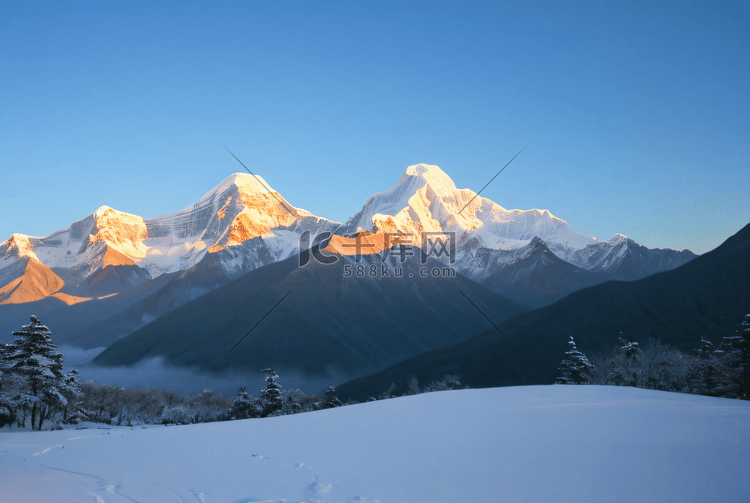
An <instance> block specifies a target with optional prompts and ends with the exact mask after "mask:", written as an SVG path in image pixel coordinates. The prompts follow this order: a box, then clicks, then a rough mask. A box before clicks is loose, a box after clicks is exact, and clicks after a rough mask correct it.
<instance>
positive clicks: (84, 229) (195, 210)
mask: <svg viewBox="0 0 750 503" xmlns="http://www.w3.org/2000/svg"><path fill="white" fill-rule="evenodd" d="M267 187H268V188H267ZM338 225H339V224H337V223H335V222H331V221H329V220H326V219H323V218H318V217H315V216H313V215H312V214H310V213H309V212H307V211H305V210H303V209H300V208H294V207H293V206H291V205H290V204H289V203H288V202H286V201H285V200H284V199H283V197H281V195H280V194H279V193H278V192H276V191H274V190H273V189H271V188H270V187H269V186H268V184H266V183H265V182H264V181H263V180H262V179H261V178H260V177H259V178H258V179H256V178H255V177H253V176H251V175H249V174H243V173H238V174H234V175H232V176H230V177H228V178H226V179H225V180H224V181H223V182H221V183H220V184H219V185H218V186H217V187H215V188H214V189H213V190H211V191H209V192H208V193H207V194H206V195H205V196H203V197H202V198H201V199H200V200H199V201H198V202H196V203H195V204H193V205H192V206H190V207H188V208H185V209H184V210H182V211H178V212H176V213H172V214H169V215H165V216H161V217H156V218H153V219H150V220H144V219H143V218H141V217H139V216H137V215H132V214H129V213H124V212H122V211H118V210H115V209H113V208H110V207H108V206H102V207H101V208H99V209H98V210H96V211H95V212H94V213H93V214H91V215H89V216H87V217H85V218H83V219H81V220H79V221H77V222H74V223H73V224H72V225H70V226H69V227H67V228H65V229H62V230H60V231H57V232H54V233H52V234H50V235H48V236H46V237H41V238H39V237H31V236H26V235H23V234H14V235H13V236H11V237H10V238H9V239H8V240H6V241H5V242H4V243H3V244H2V245H0V257H1V258H2V259H1V260H0V271H2V272H3V273H4V274H0V279H2V280H5V281H3V283H2V287H1V288H0V304H2V303H22V302H29V301H35V300H40V299H42V298H45V297H47V296H50V295H55V294H57V293H59V297H60V296H63V295H66V296H67V297H66V300H68V301H71V296H72V298H74V300H75V299H83V300H88V299H89V298H90V297H91V293H92V292H91V291H90V290H91V288H92V287H93V286H94V285H96V284H97V283H99V282H100V281H101V280H102V279H103V278H104V277H106V276H108V275H111V274H112V272H111V271H112V269H110V267H112V268H122V267H128V266H130V269H132V270H131V273H132V274H130V275H129V281H128V282H127V283H129V286H134V285H137V284H141V283H143V282H146V281H148V280H150V279H152V278H156V277H158V276H160V275H162V274H168V273H175V272H179V271H185V270H187V269H190V268H191V267H193V266H194V265H196V264H197V263H199V262H200V261H201V260H203V258H204V257H206V255H209V254H219V256H221V257H222V259H223V260H220V261H219V262H220V265H221V267H222V268H223V269H224V273H225V274H226V275H227V276H228V277H230V278H234V277H237V276H238V275H239V274H241V273H243V272H247V271H248V270H251V269H253V268H255V267H258V266H261V265H265V264H266V263H270V262H274V261H277V260H281V259H284V258H286V257H288V256H289V255H290V254H292V253H294V252H295V251H296V250H297V248H298V243H299V234H300V233H301V232H302V231H304V230H310V231H312V232H323V231H324V230H333V229H335V228H336V227H338ZM259 255H261V257H260V258H259ZM19 262H20V263H22V264H24V266H23V267H21V266H19V265H18V263H19ZM14 264H15V267H14V268H13V269H12V270H11V269H8V267H9V266H11V265H14ZM6 269H7V270H6ZM104 271H108V272H107V273H106V274H105V273H103V272H104ZM19 285H20V286H19ZM122 286H123V285H121V284H120V285H118V286H115V287H114V288H113V291H112V292H109V293H119V291H120V290H121V289H122ZM96 293H105V292H96ZM82 295H83V297H81V296H82ZM61 300H63V299H61ZM74 300H73V301H74Z"/></svg>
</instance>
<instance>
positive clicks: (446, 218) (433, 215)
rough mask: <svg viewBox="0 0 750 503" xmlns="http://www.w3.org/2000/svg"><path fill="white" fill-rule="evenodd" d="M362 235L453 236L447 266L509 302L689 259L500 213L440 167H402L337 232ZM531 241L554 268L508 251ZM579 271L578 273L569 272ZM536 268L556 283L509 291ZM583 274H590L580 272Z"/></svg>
mask: <svg viewBox="0 0 750 503" xmlns="http://www.w3.org/2000/svg"><path fill="white" fill-rule="evenodd" d="M361 231H368V232H371V233H374V234H378V233H382V234H385V233H388V234H390V235H406V236H408V237H409V238H410V239H411V240H412V242H413V243H414V244H417V245H418V246H424V244H425V243H422V241H423V236H429V234H423V233H437V234H440V233H446V234H447V233H452V234H453V235H454V236H455V240H456V247H457V250H456V261H455V264H454V266H455V267H456V269H457V270H458V271H459V272H460V273H461V274H464V275H466V276H467V277H469V278H471V279H473V280H475V281H477V282H479V283H482V284H484V285H485V286H487V287H489V288H491V289H494V290H495V291H497V292H499V293H503V294H504V295H510V296H511V298H515V299H517V300H522V301H524V302H526V301H528V300H529V299H537V302H539V303H542V304H543V303H549V302H552V301H554V300H557V299H559V298H561V297H564V296H565V295H566V294H568V293H571V292H573V291H575V290H577V289H579V288H583V287H585V286H591V285H593V284H597V283H601V282H603V281H607V280H610V279H621V280H634V279H640V278H643V277H645V276H648V275H650V274H654V273H656V272H661V271H664V270H668V269H672V268H674V267H677V266H679V265H682V264H684V263H685V262H687V261H689V260H691V259H692V258H694V257H695V254H693V253H692V252H690V251H687V250H682V251H675V250H669V249H666V250H661V249H658V250H650V249H648V248H645V247H644V246H641V245H638V244H637V243H635V242H634V241H632V240H631V239H628V238H626V237H625V236H623V235H622V234H618V235H616V236H614V237H613V238H611V239H609V240H606V241H603V240H599V239H597V238H595V237H591V236H585V235H583V234H580V233H578V232H575V231H574V230H573V229H571V228H570V226H569V225H568V223H567V222H566V221H565V220H562V219H560V218H557V217H555V216H553V215H552V214H551V213H550V212H549V211H547V210H537V209H533V210H507V209H505V208H503V207H502V206H500V205H499V204H496V203H494V202H493V201H491V200H489V199H486V198H483V197H481V196H478V195H477V194H476V193H475V192H473V191H471V190H469V189H458V188H456V185H455V184H454V183H453V180H451V179H450V177H449V176H448V175H447V174H445V173H444V172H443V171H442V170H441V169H440V168H439V167H437V166H432V165H428V164H417V165H414V166H409V168H408V169H407V170H406V172H405V173H404V174H403V175H401V178H400V179H399V180H398V183H397V184H396V185H395V186H393V187H392V188H390V189H388V190H386V191H384V192H380V193H378V194H375V195H374V196H372V197H370V198H369V199H368V200H367V202H366V203H365V204H364V206H363V207H362V210H360V211H359V212H358V213H356V214H355V215H353V216H352V217H351V218H350V219H349V220H348V221H347V223H346V224H345V225H344V226H343V227H342V228H341V229H339V230H338V231H337V232H338V233H339V234H342V235H348V234H354V233H357V232H361ZM428 239H429V237H428ZM536 239H539V240H541V242H542V244H543V246H544V247H545V249H547V250H548V251H549V252H551V253H553V254H554V255H555V256H556V257H557V258H559V259H560V260H559V261H557V262H556V264H553V263H554V262H555V261H551V260H548V261H547V262H546V265H544V266H543V267H540V268H536V267H531V266H530V265H529V264H531V263H535V260H536V259H529V258H528V257H527V254H524V253H520V254H519V253H513V251H514V250H518V249H524V248H525V247H528V246H529V245H530V244H532V243H534V240H536ZM537 257H538V258H541V257H542V255H539V254H537ZM442 259H443V260H445V259H446V257H445V256H443V257H442ZM520 260H525V263H526V265H525V266H524V267H520V268H517V269H518V270H517V271H516V273H515V274H514V275H513V276H506V275H500V270H502V269H503V268H504V267H506V266H509V265H512V264H514V263H516V262H518V261H520ZM579 268H580V269H582V270H584V272H578V271H576V269H579ZM561 269H562V270H561ZM541 270H546V271H547V274H549V273H552V274H553V275H558V276H559V278H558V280H554V279H551V280H546V281H544V282H536V283H535V284H536V286H535V287H534V289H533V290H532V291H529V290H524V292H523V294H521V292H519V295H513V294H512V291H513V290H514V288H515V287H511V285H512V284H515V285H516V287H517V286H518V285H520V284H527V282H526V281H524V282H520V283H519V281H518V280H519V275H523V274H524V271H526V273H529V274H531V273H532V272H533V271H536V274H541V272H540V271H541ZM553 271H554V272H553ZM588 271H590V272H591V273H596V274H585V272H588ZM563 277H566V279H563ZM544 284H546V285H547V286H548V287H547V288H545V287H544V286H543V285H544ZM553 285H556V286H553ZM509 287H510V288H509ZM542 299H544V300H542Z"/></svg>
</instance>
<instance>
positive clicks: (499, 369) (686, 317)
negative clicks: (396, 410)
mask: <svg viewBox="0 0 750 503" xmlns="http://www.w3.org/2000/svg"><path fill="white" fill-rule="evenodd" d="M748 312H750V225H747V226H745V227H744V228H743V229H741V230H740V231H739V232H737V233H736V234H735V235H733V236H732V237H730V238H729V239H727V240H726V241H725V242H724V243H723V244H722V245H721V246H719V247H718V248H716V249H715V250H713V251H711V252H708V253H706V254H704V255H702V256H699V257H697V258H696V259H694V260H692V261H690V262H688V263H687V264H684V265H682V266H680V267H678V268H676V269H673V270H671V271H666V272H662V273H658V274H654V275H653V276H649V277H647V278H644V279H641V280H637V281H632V282H620V281H609V282H607V283H603V284H600V285H597V286H593V287H590V288H586V289H583V290H580V291H578V292H575V293H572V294H570V295H569V296H567V297H566V298H564V299H562V300H560V301H558V302H556V303H554V304H552V305H550V306H547V307H544V308H541V309H537V310H534V311H530V312H525V313H521V314H519V315H517V316H515V317H513V318H511V319H508V320H506V321H504V322H503V323H501V324H500V325H499V326H500V328H501V330H502V331H503V332H504V333H505V334H506V335H507V336H508V337H510V338H511V339H512V340H513V341H514V343H515V344H516V345H517V346H518V347H519V348H520V349H516V348H514V347H513V346H512V345H511V344H510V343H509V342H508V341H507V340H506V339H505V337H504V336H503V335H501V334H500V333H498V332H497V331H496V330H488V331H485V332H484V333H482V334H480V335H477V336H475V337H473V338H471V339H469V340H467V341H465V342H461V343H458V344H456V345H454V346H451V347H448V348H443V349H438V350H435V351H431V352H429V353H425V354H422V355H419V356H416V357H414V358H411V359H408V360H406V361H403V362H401V363H399V364H397V365H395V366H393V367H391V368H388V369H386V370H383V371H381V372H379V373H377V374H374V375H370V376H366V377H362V378H359V379H355V380H352V381H350V382H347V383H345V384H342V385H341V386H339V388H338V391H339V395H340V396H341V397H343V398H344V399H357V400H363V399H366V398H367V397H368V396H377V394H379V393H381V392H382V391H383V390H385V389H387V388H388V387H389V386H390V385H391V383H395V384H396V385H397V392H404V391H405V390H406V389H407V386H408V381H409V380H410V379H411V378H412V377H413V376H414V377H417V379H419V381H420V382H422V383H423V384H426V383H428V382H430V381H432V380H439V379H442V377H443V376H444V375H446V374H454V375H458V376H459V377H461V379H462V382H463V383H464V384H469V385H471V386H475V387H489V386H511V385H530V384H549V383H552V382H553V381H554V378H555V372H556V369H557V367H558V365H559V363H560V361H561V360H562V358H563V355H564V353H565V351H566V350H567V349H568V348H567V341H568V340H569V337H570V336H573V337H574V338H575V341H576V344H577V346H578V348H579V349H580V350H581V351H583V352H585V353H589V354H592V353H595V352H605V353H609V352H610V351H611V350H612V349H613V348H614V347H615V345H616V344H617V342H618V339H619V338H620V337H624V338H626V339H628V340H631V341H640V342H645V341H647V340H648V339H649V338H654V339H658V340H661V341H662V342H665V343H667V344H670V345H672V346H675V347H677V348H678V349H680V350H682V351H690V350H691V349H692V348H694V347H696V346H697V345H698V343H699V341H700V338H701V337H707V338H710V339H713V340H714V342H718V341H719V340H720V339H721V338H722V337H724V336H727V335H731V334H732V333H734V330H735V328H736V326H737V324H738V323H740V321H741V320H742V318H743V316H744V315H745V314H747V313H748Z"/></svg>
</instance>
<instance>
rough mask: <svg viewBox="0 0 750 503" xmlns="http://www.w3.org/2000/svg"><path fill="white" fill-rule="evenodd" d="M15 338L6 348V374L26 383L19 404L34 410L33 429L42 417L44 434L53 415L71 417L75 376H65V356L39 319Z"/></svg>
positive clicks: (40, 424) (35, 319)
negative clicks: (60, 414)
mask: <svg viewBox="0 0 750 503" xmlns="http://www.w3.org/2000/svg"><path fill="white" fill-rule="evenodd" d="M13 335H15V336H17V337H18V339H16V340H15V341H14V342H12V343H11V344H9V345H8V346H6V348H5V351H4V360H5V364H6V369H5V370H6V371H9V372H10V373H11V374H15V375H17V376H19V377H20V378H21V379H22V381H23V389H22V392H21V393H20V394H19V396H18V397H17V403H18V404H19V405H20V406H21V407H22V408H24V409H26V408H28V407H29V406H31V426H32V428H34V427H35V425H36V417H37V415H38V416H39V425H38V429H39V430H41V429H42V425H43V422H44V419H45V418H49V417H50V416H51V415H52V413H53V412H56V411H64V415H65V416H67V410H68V407H69V402H70V400H76V399H77V393H76V386H75V382H76V380H75V373H72V374H68V375H64V374H63V372H62V369H63V355H62V354H60V353H58V352H57V351H56V350H57V349H58V346H56V345H54V344H52V333H51V332H50V330H49V329H48V328H47V327H46V326H44V325H42V323H41V322H40V321H39V320H38V319H37V317H36V316H34V315H32V316H31V323H29V324H28V325H24V326H23V328H22V330H20V331H18V332H13ZM76 372H77V371H76ZM71 378H72V380H71ZM24 421H25V413H24Z"/></svg>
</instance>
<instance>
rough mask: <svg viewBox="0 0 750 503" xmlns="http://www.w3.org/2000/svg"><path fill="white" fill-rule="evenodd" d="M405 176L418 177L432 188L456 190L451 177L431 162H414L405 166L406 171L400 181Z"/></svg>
mask: <svg viewBox="0 0 750 503" xmlns="http://www.w3.org/2000/svg"><path fill="white" fill-rule="evenodd" d="M405 177H418V178H421V179H422V180H424V181H425V182H426V183H428V184H429V185H430V186H431V187H432V189H433V190H437V189H440V188H445V189H448V190H456V184H455V183H453V180H451V177H449V176H448V175H447V174H446V173H445V172H444V171H443V170H442V169H440V168H439V167H438V166H435V165H433V164H414V165H413V166H409V167H408V168H406V172H405V173H404V174H403V175H402V176H401V180H399V182H401V181H405V180H404V179H405Z"/></svg>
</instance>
